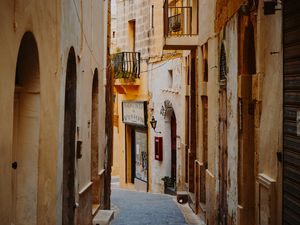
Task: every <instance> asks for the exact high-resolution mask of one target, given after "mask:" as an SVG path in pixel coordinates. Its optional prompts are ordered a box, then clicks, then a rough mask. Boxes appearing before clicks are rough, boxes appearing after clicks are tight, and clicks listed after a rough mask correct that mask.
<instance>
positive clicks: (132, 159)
mask: <svg viewBox="0 0 300 225" xmlns="http://www.w3.org/2000/svg"><path fill="white" fill-rule="evenodd" d="M134 178H135V130H134V129H132V130H131V183H134Z"/></svg>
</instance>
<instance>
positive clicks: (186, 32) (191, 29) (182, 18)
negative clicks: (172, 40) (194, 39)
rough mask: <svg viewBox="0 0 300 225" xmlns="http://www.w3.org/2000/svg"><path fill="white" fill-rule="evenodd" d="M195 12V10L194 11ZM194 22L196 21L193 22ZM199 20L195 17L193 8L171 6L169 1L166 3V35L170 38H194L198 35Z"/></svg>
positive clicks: (166, 0)
mask: <svg viewBox="0 0 300 225" xmlns="http://www.w3.org/2000/svg"><path fill="white" fill-rule="evenodd" d="M194 11H195V10H194ZM193 20H194V21H193ZM193 22H195V23H197V22H198V19H197V17H195V15H193V8H192V7H191V6H181V7H177V6H170V5H169V1H168V0H165V3H164V34H165V37H168V36H192V35H197V33H198V31H197V25H193Z"/></svg>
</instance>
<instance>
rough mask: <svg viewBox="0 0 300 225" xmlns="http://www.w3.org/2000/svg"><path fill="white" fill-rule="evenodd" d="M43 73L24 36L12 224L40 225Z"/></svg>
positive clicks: (19, 65)
mask: <svg viewBox="0 0 300 225" xmlns="http://www.w3.org/2000/svg"><path fill="white" fill-rule="evenodd" d="M39 145H40V70H39V54H38V47H37V43H36V40H35V38H34V36H33V34H32V33H30V32H27V33H25V34H24V36H23V38H22V41H21V45H20V48H19V53H18V60H17V67H16V78H15V94H14V117H13V152H12V154H13V155H12V159H13V162H12V170H13V172H12V175H13V176H12V179H13V180H12V184H13V185H12V188H13V190H12V198H13V199H12V203H13V209H12V211H13V212H12V213H13V217H12V220H13V221H12V224H18V225H23V224H24V225H25V224H32V225H35V224H36V223H37V193H38V158H39V147H40V146H39Z"/></svg>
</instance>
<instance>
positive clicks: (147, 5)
mask: <svg viewBox="0 0 300 225" xmlns="http://www.w3.org/2000/svg"><path fill="white" fill-rule="evenodd" d="M162 5H163V4H162V2H161V1H157V0H155V1H154V0H153V1H128V0H125V1H117V26H116V27H117V29H116V37H117V45H116V46H117V49H118V50H119V51H120V52H119V53H117V55H118V54H126V52H132V51H133V52H134V53H135V54H140V59H139V67H140V74H139V77H136V78H135V79H131V80H130V79H128V78H122V77H121V78H119V77H116V79H115V85H114V87H115V116H114V118H115V120H114V121H115V142H114V166H113V168H114V169H115V170H114V171H118V172H116V174H118V173H119V175H120V178H121V179H120V181H121V186H122V187H129V188H135V189H137V190H144V191H152V192H163V191H164V185H163V184H164V182H163V181H162V180H161V179H162V178H163V177H164V176H168V177H171V158H170V157H171V140H170V139H171V136H170V135H171V134H170V131H169V134H170V135H166V137H167V138H166V139H165V141H164V148H165V149H166V150H165V153H163V154H164V158H165V159H164V160H163V161H159V160H155V154H154V152H155V137H162V138H164V137H163V136H164V134H158V133H155V131H154V130H153V129H152V128H151V125H150V121H151V119H152V116H154V119H155V118H156V119H157V130H159V129H160V128H163V127H165V126H164V124H165V119H164V116H162V115H160V112H159V110H160V109H161V108H160V107H161V106H163V105H164V101H167V100H168V99H170V100H172V104H173V107H174V109H175V108H176V114H177V113H178V120H177V121H178V125H179V128H182V129H184V125H181V124H180V123H181V121H184V120H183V119H180V118H181V117H182V118H184V116H183V115H184V108H181V107H180V104H181V102H182V101H181V98H180V97H179V96H181V94H179V92H181V91H182V90H183V88H182V90H181V82H184V79H183V78H182V77H181V73H182V63H181V60H180V57H181V53H176V52H174V51H169V52H165V53H164V52H163V51H162V47H163V42H162V40H163V24H162V23H161V20H160V18H162V16H163V14H162V10H161V8H162ZM173 71H174V80H173V78H172V79H171V78H169V76H171V75H170V73H173ZM172 80H173V82H174V90H175V89H176V91H172V87H171V86H170V85H169V83H170V82H172ZM178 82H179V83H178ZM175 83H176V85H175ZM177 83H178V84H177ZM175 86H176V87H175ZM162 96H164V97H163V98H162ZM128 102H131V103H134V102H144V104H145V106H146V107H145V111H144V112H143V113H144V114H145V117H144V124H136V123H135V122H133V121H131V122H130V121H129V122H128V121H124V115H125V114H126V111H128V109H126V107H125V108H124V103H125V104H126V103H128ZM177 110H178V112H177ZM174 112H175V111H174ZM171 116H172V115H171V114H170V115H168V117H169V118H168V119H169V123H168V124H169V125H170V121H171ZM166 129H167V128H166ZM169 130H170V127H169ZM140 131H143V132H144V134H145V136H144V137H145V138H146V140H144V145H143V146H145V148H146V149H145V154H146V156H147V157H146V159H145V161H144V162H143V163H141V164H143V165H145V168H146V170H144V171H145V172H146V174H147V175H146V176H145V177H144V178H143V179H144V180H143V179H141V178H139V176H140V175H139V171H138V170H139V161H138V158H139V151H140V145H141V143H136V142H139V140H137V139H136V138H135V137H134V136H135V132H140ZM178 133H179V134H184V132H181V130H179V129H178ZM181 136H182V135H181ZM175 141H176V134H175ZM173 157H175V158H177V157H176V156H173ZM180 159H181V155H178V160H176V159H174V160H173V161H174V162H175V167H177V166H176V161H178V162H181V160H180ZM118 162H119V163H118ZM173 166H174V165H173ZM179 168H180V167H179ZM178 174H180V173H179V172H178Z"/></svg>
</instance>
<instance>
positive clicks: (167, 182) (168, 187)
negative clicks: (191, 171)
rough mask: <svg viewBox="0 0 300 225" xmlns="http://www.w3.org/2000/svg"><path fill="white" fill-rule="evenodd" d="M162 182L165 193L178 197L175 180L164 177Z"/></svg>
mask: <svg viewBox="0 0 300 225" xmlns="http://www.w3.org/2000/svg"><path fill="white" fill-rule="evenodd" d="M161 180H162V181H163V182H164V193H165V194H170V195H176V191H175V180H174V179H173V178H172V177H169V176H164V177H163V178H161Z"/></svg>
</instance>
